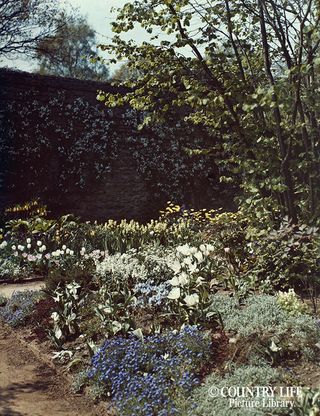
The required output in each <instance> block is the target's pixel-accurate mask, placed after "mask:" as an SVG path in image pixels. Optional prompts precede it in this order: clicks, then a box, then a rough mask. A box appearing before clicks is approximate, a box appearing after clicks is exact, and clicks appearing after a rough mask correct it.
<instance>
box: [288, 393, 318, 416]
mask: <svg viewBox="0 0 320 416" xmlns="http://www.w3.org/2000/svg"><path fill="white" fill-rule="evenodd" d="M319 413H320V392H319V390H318V389H304V390H303V391H302V395H301V397H299V398H298V399H297V402H296V403H295V406H294V407H293V410H292V415H294V416H317V415H318V414H319Z"/></svg>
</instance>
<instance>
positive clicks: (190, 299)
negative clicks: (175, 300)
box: [184, 293, 199, 306]
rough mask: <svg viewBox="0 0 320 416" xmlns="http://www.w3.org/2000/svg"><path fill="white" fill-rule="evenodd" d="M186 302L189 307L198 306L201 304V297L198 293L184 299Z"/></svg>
mask: <svg viewBox="0 0 320 416" xmlns="http://www.w3.org/2000/svg"><path fill="white" fill-rule="evenodd" d="M184 301H185V303H186V304H187V305H188V306H194V305H197V304H198V303H199V295H198V294H197V293H193V294H192V295H187V296H186V297H185V298H184Z"/></svg>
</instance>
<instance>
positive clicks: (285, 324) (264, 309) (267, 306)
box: [211, 294, 320, 363]
mask: <svg viewBox="0 0 320 416" xmlns="http://www.w3.org/2000/svg"><path fill="white" fill-rule="evenodd" d="M211 309H212V310H213V311H215V312H219V314H220V315H221V319H222V322H223V325H224V329H225V330H226V331H227V332H228V333H231V334H233V336H234V340H235V342H236V343H237V344H238V350H239V351H240V350H241V348H243V350H244V351H245V354H244V356H243V355H240V356H239V359H240V360H244V361H246V360H247V359H248V358H250V355H251V354H253V353H254V354H258V355H259V356H260V357H263V358H264V359H267V360H269V361H270V362H272V363H275V362H283V360H285V359H286V358H288V357H290V356H294V357H300V356H303V355H307V356H309V355H310V354H309V352H308V351H309V350H311V351H313V353H314V354H315V355H317V354H318V347H317V343H318V339H319V336H320V328H319V326H318V325H317V323H316V319H315V318H314V317H312V316H310V315H305V314H302V313H301V314H299V315H297V316H296V315H293V314H288V313H287V312H286V311H285V310H283V309H282V307H281V306H280V305H279V304H278V302H277V298H276V297H275V296H270V295H252V296H249V297H248V299H246V300H245V302H244V304H241V305H240V304H239V302H238V300H237V299H236V298H230V297H228V296H226V295H220V294H217V295H214V296H213V297H212V305H211Z"/></svg>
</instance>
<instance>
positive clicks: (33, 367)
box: [0, 322, 107, 416]
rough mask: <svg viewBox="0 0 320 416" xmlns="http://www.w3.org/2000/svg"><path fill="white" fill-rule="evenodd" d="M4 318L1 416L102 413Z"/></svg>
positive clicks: (0, 338)
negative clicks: (6, 322) (72, 390)
mask: <svg viewBox="0 0 320 416" xmlns="http://www.w3.org/2000/svg"><path fill="white" fill-rule="evenodd" d="M103 414H107V413H104V412H103V413H101V409H99V408H98V407H96V406H94V404H93V403H92V402H91V401H89V399H87V398H85V397H83V396H75V395H74V393H72V392H71V391H70V387H69V383H68V380H67V379H66V378H64V377H63V375H62V374H58V373H57V372H56V371H55V370H54V368H52V367H51V366H50V365H48V363H46V362H45V361H42V360H41V359H39V357H37V356H36V355H35V354H34V353H33V352H32V351H31V350H30V349H29V348H28V347H27V345H24V344H23V343H22V342H21V340H19V339H18V337H17V336H16V335H15V333H14V332H13V331H12V330H11V329H10V328H8V327H7V326H5V325H4V324H3V323H1V322H0V416H102V415H103Z"/></svg>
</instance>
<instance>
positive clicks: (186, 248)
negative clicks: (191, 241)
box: [177, 244, 191, 256]
mask: <svg viewBox="0 0 320 416" xmlns="http://www.w3.org/2000/svg"><path fill="white" fill-rule="evenodd" d="M177 252H178V253H181V254H183V255H184V256H188V255H189V254H191V249H190V247H189V245H188V244H184V245H183V246H178V247H177Z"/></svg>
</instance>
